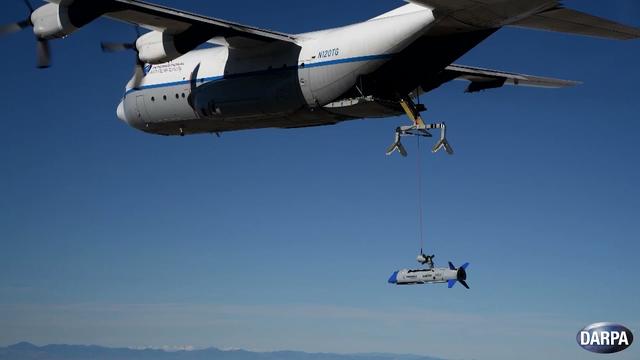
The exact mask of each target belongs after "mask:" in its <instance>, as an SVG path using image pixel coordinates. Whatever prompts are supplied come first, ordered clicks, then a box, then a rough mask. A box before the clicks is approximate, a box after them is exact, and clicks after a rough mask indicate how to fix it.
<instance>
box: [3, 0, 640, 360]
mask: <svg viewBox="0 0 640 360" xmlns="http://www.w3.org/2000/svg"><path fill="white" fill-rule="evenodd" d="M162 3H163V4H166V5H170V6H175V7H180V8H183V9H186V10H194V11H198V12H200V13H203V14H207V15H212V16H216V17H220V18H225V19H229V20H234V21H238V22H243V23H247V24H252V25H256V26H261V27H266V28H271V29H276V30H281V31H285V32H292V33H295V32H303V31H308V30H314V29H321V28H326V27H332V26H338V25H344V24H348V23H352V22H357V21H360V20H364V19H367V18H370V17H373V16H375V15H377V14H379V13H382V12H384V11H387V10H389V9H392V8H394V7H396V6H399V5H401V2H396V1H392V0H385V1H377V2H370V1H364V0H350V1H347V2H345V1H333V0H330V1H329V0H327V1H322V2H316V3H309V2H295V1H290V0H278V1H270V2H264V1H255V0H241V1H235V2H210V3H208V4H206V3H202V2H198V1H193V0H189V1H187V0H184V1H162ZM221 3H223V4H221ZM566 4H567V5H569V6H572V7H576V8H579V9H581V10H585V11H589V12H593V13H598V14H601V15H602V16H606V17H608V18H612V19H615V20H617V21H621V22H625V23H628V24H634V25H638V26H640V4H638V2H637V1H632V0H615V1H610V2H608V4H607V6H606V7H604V8H603V7H602V4H601V2H599V1H595V0H590V1H582V2H578V1H568V2H566ZM22 17H24V9H23V8H22V7H21V6H20V2H19V1H15V2H9V4H8V5H5V8H4V11H3V15H2V21H1V22H9V21H13V20H16V19H20V18H22ZM133 34H134V32H133V30H132V29H131V28H129V27H127V26H124V25H122V24H118V23H113V22H109V21H104V20H101V21H98V22H96V23H94V24H92V25H90V26H89V27H87V28H86V29H83V31H80V32H78V33H76V34H74V35H73V36H71V37H69V38H68V39H66V40H64V41H56V42H55V43H54V44H53V55H54V62H55V63H54V67H53V68H51V69H49V70H46V71H38V70H36V69H35V68H34V66H33V65H34V63H35V59H34V54H33V53H34V51H33V47H34V44H33V42H32V37H31V35H30V34H29V32H28V31H27V32H23V33H20V34H15V35H13V36H9V37H5V38H2V39H1V40H0V41H1V42H2V46H3V48H4V49H5V50H7V51H5V52H4V56H2V57H0V66H1V67H2V69H4V71H3V75H4V79H5V90H4V91H3V96H2V100H1V102H2V109H3V111H2V112H3V124H4V126H3V131H2V132H1V135H0V136H2V141H1V142H0V149H1V151H0V196H1V197H2V201H1V202H0V324H2V326H0V345H7V344H11V343H15V342H18V341H22V340H28V341H32V342H34V343H37V344H47V343H74V344H100V345H107V346H163V345H186V344H189V345H195V346H218V347H222V348H230V347H233V348H247V349H255V350H273V349H294V350H305V351H323V352H373V351H375V352H401V353H417V354H428V355H434V356H441V357H444V358H450V359H512V358H514V357H517V358H521V359H540V358H566V359H589V358H591V357H592V356H590V355H589V354H588V353H586V352H584V351H583V350H581V349H580V348H578V346H577V345H576V343H575V340H574V339H575V334H576V333H577V332H578V331H579V330H580V329H581V328H582V327H583V326H585V325H586V324H589V323H593V322H597V321H616V322H621V323H623V324H625V325H627V326H628V327H630V328H631V329H632V330H635V332H636V334H638V333H640V314H639V311H638V305H637V304H638V303H640V291H639V290H638V288H637V286H636V285H637V279H636V276H635V274H636V273H637V271H636V269H635V266H636V262H637V254H638V252H639V251H640V245H639V242H638V239H639V234H640V188H639V187H638V184H639V183H640V169H639V167H638V159H639V158H640V146H638V140H637V139H638V134H639V133H640V122H639V121H638V119H639V118H640V117H639V115H638V114H640V102H639V101H638V100H639V99H640V97H639V95H640V92H639V90H638V84H640V71H639V70H638V64H639V63H640V42H639V41H635V42H614V41H604V40H598V39H589V38H580V37H572V36H567V35H561V34H551V33H543V32H534V31H527V30H517V29H505V30H502V31H500V32H498V33H497V34H496V35H495V36H493V37H492V38H490V39H489V40H488V41H486V42H485V43H483V44H482V45H481V46H479V47H478V48H476V49H475V50H473V51H472V52H470V53H469V54H467V55H466V56H465V57H464V58H462V59H461V60H460V61H459V62H460V63H463V64H467V65H475V66H483V67H490V68H495V69H502V70H509V71H518V72H524V73H530V74H536V75H547V76H555V77H560V78H566V79H574V80H581V81H584V84H583V85H581V86H578V87H576V88H572V89H565V90H539V89H527V88H503V89H498V90H493V91H487V92H484V93H480V94H475V95H468V94H464V93H463V90H464V86H465V84H463V83H452V84H448V85H446V86H444V87H442V88H441V89H438V90H437V91H435V92H433V93H431V94H429V95H427V96H426V97H424V98H423V100H424V101H425V102H426V103H427V104H428V105H429V107H430V110H429V112H428V113H427V114H426V116H427V118H428V119H431V120H444V121H446V122H447V124H448V125H449V128H450V131H449V138H450V141H451V142H452V144H453V146H454V148H455V149H456V151H457V153H456V155H455V156H453V157H445V156H444V155H442V154H439V155H437V156H434V155H430V154H426V153H425V155H423V156H422V161H423V169H424V177H423V180H424V187H425V189H428V190H427V191H425V195H424V197H423V199H421V201H422V202H423V204H424V208H425V221H424V226H425V234H426V243H427V247H428V248H429V249H430V250H432V251H433V252H435V253H436V254H437V258H436V259H437V260H439V261H440V263H441V264H444V263H445V262H446V261H448V260H452V261H453V262H454V263H456V264H461V263H463V262H465V261H469V262H471V266H470V268H469V271H468V272H469V284H470V285H471V287H472V290H471V291H465V290H464V289H462V288H461V287H456V288H454V289H452V290H448V289H447V288H446V286H424V287H401V288H397V287H393V286H390V285H388V284H387V283H386V280H387V278H388V276H389V274H390V273H391V272H392V271H393V270H396V269H398V268H401V267H408V266H414V265H415V260H414V258H415V256H416V253H417V251H418V241H417V238H416V231H417V229H416V227H417V226H416V203H417V201H418V199H416V194H415V189H416V178H415V160H416V158H415V156H413V157H410V158H408V159H403V158H400V157H386V156H385V155H384V149H385V148H386V146H388V145H389V143H390V141H391V140H392V134H393V133H392V131H393V129H394V128H395V127H396V126H397V125H398V124H401V123H404V122H405V121H406V120H405V119H403V118H402V117H398V118H393V119H386V120H368V121H355V122H350V123H344V124H341V125H338V126H333V127H324V128H311V129H299V130H260V131H246V132H237V133H228V134H224V135H223V136H222V138H220V139H218V138H215V137H213V136H191V137H184V138H179V137H159V136H152V135H147V134H144V133H142V132H139V131H136V130H134V129H131V128H128V127H127V126H126V125H124V124H123V123H121V122H120V121H118V120H117V119H116V117H115V109H116V105H117V104H118V101H119V98H120V96H121V94H122V91H123V88H124V85H125V83H126V81H127V80H128V78H129V76H130V74H131V70H132V66H131V63H132V59H131V54H112V55H105V54H102V53H101V52H100V47H99V42H100V40H129V39H130V38H131V37H132V36H133ZM408 145H409V150H410V152H411V153H413V155H415V145H414V144H411V143H409V144H408ZM638 349H639V348H638V346H635V347H634V348H631V349H630V350H628V351H627V352H625V353H622V354H619V355H616V356H614V358H616V359H631V358H637V357H638V355H639V354H640V350H638ZM593 358H596V357H595V356H593Z"/></svg>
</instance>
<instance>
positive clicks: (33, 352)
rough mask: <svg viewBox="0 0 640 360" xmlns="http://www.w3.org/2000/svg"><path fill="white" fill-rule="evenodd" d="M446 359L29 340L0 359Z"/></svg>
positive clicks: (1, 352)
mask: <svg viewBox="0 0 640 360" xmlns="http://www.w3.org/2000/svg"><path fill="white" fill-rule="evenodd" d="M363 359H370V360H444V359H441V358H436V357H431V356H422V355H411V354H391V353H353V354H338V353H324V352H322V353H310V352H303V351H292V350H278V351H268V352H257V351H249V350H243V349H233V350H221V349H218V348H216V347H209V348H205V349H194V350H184V349H179V350H172V351H169V350H165V349H132V348H110V347H104V346H98V345H68V344H51V345H43V346H37V345H34V344H32V343H30V342H26V341H23V342H19V343H17V344H13V345H9V346H6V347H0V360H363Z"/></svg>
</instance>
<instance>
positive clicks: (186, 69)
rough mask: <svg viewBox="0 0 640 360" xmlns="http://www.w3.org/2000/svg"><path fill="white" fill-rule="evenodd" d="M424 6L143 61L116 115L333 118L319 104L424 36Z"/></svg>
mask: <svg viewBox="0 0 640 360" xmlns="http://www.w3.org/2000/svg"><path fill="white" fill-rule="evenodd" d="M433 22H434V16H433V13H432V11H431V10H430V9H428V8H425V7H421V6H417V5H406V6H403V7H401V8H399V9H396V10H394V11H392V12H390V13H387V14H384V15H381V16H379V17H377V18H374V19H371V20H369V21H366V22H363V23H359V24H355V25H350V26H346V27H341V28H336V29H330V30H324V31H319V32H313V33H306V34H300V35H297V36H296V39H297V40H296V44H291V45H290V46H289V45H285V46H283V45H282V44H273V45H272V44H264V45H261V46H259V47H256V46H251V47H247V48H241V47H236V48H231V47H229V46H217V47H212V48H207V49H202V50H195V51H192V52H189V53H187V54H186V55H183V56H181V57H179V58H177V59H176V60H174V61H171V62H169V63H165V64H160V65H153V66H151V65H147V66H146V67H145V76H144V77H143V78H142V80H141V81H140V82H139V84H137V86H136V87H135V88H132V84H133V80H132V81H131V82H130V83H129V85H128V86H127V89H126V92H125V95H124V97H123V99H122V103H121V104H120V106H119V107H118V117H119V118H121V119H122V120H124V121H126V122H127V123H128V124H130V125H131V126H133V127H135V128H138V129H141V130H144V131H147V132H153V133H159V134H165V135H173V134H185V133H200V132H218V131H229V130H239V129H248V128H261V127H296V126H310V125H320V124H323V123H331V122H336V120H335V119H331V118H327V119H325V117H326V114H325V113H324V112H323V111H321V110H322V107H323V106H325V105H327V104H329V103H331V102H333V101H336V100H337V99H338V98H339V97H340V96H341V95H342V94H344V93H345V92H346V91H347V90H349V89H351V88H353V87H354V86H356V85H357V81H358V79H359V77H360V76H362V75H366V74H369V73H371V72H373V71H375V70H376V69H378V68H380V66H382V65H383V64H385V63H386V62H387V61H389V60H390V59H392V58H393V57H394V55H396V54H397V53H399V52H400V51H402V50H403V49H405V48H406V47H407V46H409V45H410V44H411V43H412V42H414V41H415V40H416V39H417V38H419V37H420V36H422V35H423V34H424V33H425V32H426V31H427V30H428V28H429V26H430V25H431V24H432V23H433Z"/></svg>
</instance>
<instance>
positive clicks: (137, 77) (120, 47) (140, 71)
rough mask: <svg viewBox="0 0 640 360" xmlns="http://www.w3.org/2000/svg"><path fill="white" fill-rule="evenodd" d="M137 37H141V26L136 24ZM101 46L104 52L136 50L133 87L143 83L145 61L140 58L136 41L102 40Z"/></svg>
mask: <svg viewBox="0 0 640 360" xmlns="http://www.w3.org/2000/svg"><path fill="white" fill-rule="evenodd" d="M135 29H136V39H137V38H139V37H140V35H141V34H140V27H139V26H136V27H135ZM100 48H101V49H102V52H104V53H115V52H121V51H129V50H131V51H134V52H135V53H136V64H135V70H134V75H133V82H132V84H131V85H132V87H133V88H134V89H135V88H137V87H138V86H140V84H141V83H142V78H144V75H145V74H144V65H145V64H144V62H142V60H140V55H139V52H138V47H137V46H136V43H135V41H134V42H132V43H116V42H108V41H102V42H100Z"/></svg>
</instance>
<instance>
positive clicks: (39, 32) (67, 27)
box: [31, 3, 78, 40]
mask: <svg viewBox="0 0 640 360" xmlns="http://www.w3.org/2000/svg"><path fill="white" fill-rule="evenodd" d="M31 22H32V23H33V33H34V34H35V35H36V36H37V37H38V38H40V39H47V40H50V39H56V38H62V37H65V36H67V35H69V34H71V33H72V32H74V31H76V30H78V28H77V27H76V26H74V25H73V23H72V22H71V18H70V16H69V8H68V7H66V6H60V5H58V4H53V3H49V4H46V5H43V6H40V7H39V8H37V9H36V10H35V11H34V12H33V14H31Z"/></svg>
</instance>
